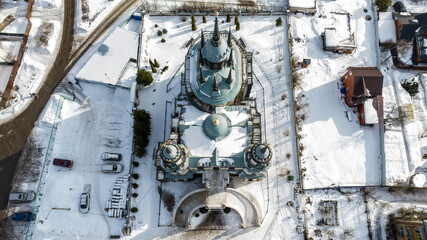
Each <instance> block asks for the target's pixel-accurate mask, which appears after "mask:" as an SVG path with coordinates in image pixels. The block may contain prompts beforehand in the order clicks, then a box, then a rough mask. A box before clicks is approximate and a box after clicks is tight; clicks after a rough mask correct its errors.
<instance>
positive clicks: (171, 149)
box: [162, 144, 179, 160]
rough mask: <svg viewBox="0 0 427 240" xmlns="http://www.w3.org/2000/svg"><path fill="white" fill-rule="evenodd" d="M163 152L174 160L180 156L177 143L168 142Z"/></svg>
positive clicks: (166, 156)
mask: <svg viewBox="0 0 427 240" xmlns="http://www.w3.org/2000/svg"><path fill="white" fill-rule="evenodd" d="M162 153H163V156H164V157H165V158H167V159H170V160H172V159H175V158H176V157H177V156H178V154H179V151H178V148H177V147H176V146H175V145H173V144H168V145H166V146H165V147H164V148H163V151H162Z"/></svg>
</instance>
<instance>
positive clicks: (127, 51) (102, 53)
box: [76, 27, 138, 87]
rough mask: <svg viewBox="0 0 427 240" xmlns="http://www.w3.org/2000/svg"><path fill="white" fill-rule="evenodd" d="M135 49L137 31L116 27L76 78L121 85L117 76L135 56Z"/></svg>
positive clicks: (136, 47)
mask: <svg viewBox="0 0 427 240" xmlns="http://www.w3.org/2000/svg"><path fill="white" fill-rule="evenodd" d="M123 43H126V44H123ZM137 50H138V33H136V32H133V31H129V30H126V29H124V28H121V27H117V28H116V29H115V30H114V31H113V32H112V33H111V35H110V36H108V38H107V39H106V40H105V41H104V42H103V43H102V44H101V45H100V46H99V48H98V51H96V53H95V54H94V55H93V56H92V58H91V59H89V61H88V62H87V63H86V65H85V66H84V67H83V69H82V70H80V72H79V73H78V74H77V76H76V78H77V79H80V80H87V81H94V82H103V83H107V84H112V85H122V84H121V83H118V81H119V78H120V76H121V74H122V72H123V70H124V69H125V67H126V66H127V63H128V62H129V60H130V59H131V58H134V59H136V58H137V56H136V54H137ZM126 87H131V86H130V85H129V86H126Z"/></svg>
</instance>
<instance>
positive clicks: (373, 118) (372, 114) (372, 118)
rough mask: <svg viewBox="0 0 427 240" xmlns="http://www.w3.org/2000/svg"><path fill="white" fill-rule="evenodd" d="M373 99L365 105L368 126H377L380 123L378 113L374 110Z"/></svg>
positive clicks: (367, 100) (368, 100)
mask: <svg viewBox="0 0 427 240" xmlns="http://www.w3.org/2000/svg"><path fill="white" fill-rule="evenodd" d="M373 103H374V100H373V98H368V99H366V100H365V103H363V109H364V110H365V123H366V124H375V123H378V113H377V110H376V109H375V108H374V105H373Z"/></svg>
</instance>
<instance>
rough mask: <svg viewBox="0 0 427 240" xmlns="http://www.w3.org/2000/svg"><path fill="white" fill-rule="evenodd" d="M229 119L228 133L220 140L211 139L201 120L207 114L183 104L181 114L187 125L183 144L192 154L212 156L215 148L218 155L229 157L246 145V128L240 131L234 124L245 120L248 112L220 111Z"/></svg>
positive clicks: (240, 128) (239, 127) (207, 115)
mask: <svg viewBox="0 0 427 240" xmlns="http://www.w3.org/2000/svg"><path fill="white" fill-rule="evenodd" d="M221 113H222V114H224V115H226V116H227V117H228V118H229V119H230V123H231V126H229V128H230V129H229V131H230V133H229V134H228V136H226V137H225V138H224V139H222V140H218V141H215V140H211V139H210V138H209V137H208V136H206V134H205V133H204V131H203V122H204V120H205V119H206V118H207V117H209V114H207V113H205V112H203V111H200V110H198V109H197V108H196V107H194V106H191V105H188V106H185V113H184V114H183V117H184V121H185V124H186V125H188V126H189V128H188V129H186V130H185V132H184V135H183V138H182V139H183V140H184V144H185V146H186V147H187V148H188V149H189V150H190V153H191V155H192V156H196V157H212V153H213V151H214V149H215V148H217V150H218V153H219V156H221V157H229V156H232V155H234V154H237V153H240V152H242V151H243V150H244V149H245V147H247V142H248V134H247V131H246V129H245V130H243V131H242V127H241V126H234V124H236V123H237V122H239V123H241V122H242V121H247V120H248V118H249V114H248V113H246V112H239V111H226V110H223V111H221Z"/></svg>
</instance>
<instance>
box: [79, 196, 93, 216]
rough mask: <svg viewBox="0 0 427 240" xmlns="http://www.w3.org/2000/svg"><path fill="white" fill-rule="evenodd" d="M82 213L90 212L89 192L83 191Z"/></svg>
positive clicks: (81, 199) (81, 198)
mask: <svg viewBox="0 0 427 240" xmlns="http://www.w3.org/2000/svg"><path fill="white" fill-rule="evenodd" d="M79 210H80V212H81V213H88V212H89V210H90V195H89V193H82V195H80V208H79Z"/></svg>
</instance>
